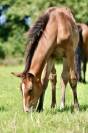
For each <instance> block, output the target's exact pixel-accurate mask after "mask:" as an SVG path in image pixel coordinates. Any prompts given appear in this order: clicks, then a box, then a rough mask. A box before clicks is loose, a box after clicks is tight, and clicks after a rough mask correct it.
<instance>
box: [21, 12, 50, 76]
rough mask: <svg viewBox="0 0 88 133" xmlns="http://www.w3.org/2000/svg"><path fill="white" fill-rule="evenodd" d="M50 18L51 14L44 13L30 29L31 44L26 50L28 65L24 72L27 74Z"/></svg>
mask: <svg viewBox="0 0 88 133" xmlns="http://www.w3.org/2000/svg"><path fill="white" fill-rule="evenodd" d="M48 20H49V14H48V13H47V14H44V15H43V16H41V17H39V19H38V20H37V21H36V23H35V24H34V25H33V26H32V27H31V28H30V30H29V42H28V43H29V44H28V46H27V50H26V62H25V63H26V65H25V70H24V72H23V73H24V74H26V73H27V72H28V70H29V68H30V64H31V60H32V57H33V54H34V51H35V49H36V47H37V45H38V42H39V39H40V38H41V36H42V34H43V31H44V29H45V27H46V24H47V22H48Z"/></svg>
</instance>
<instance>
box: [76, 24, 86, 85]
mask: <svg viewBox="0 0 88 133" xmlns="http://www.w3.org/2000/svg"><path fill="white" fill-rule="evenodd" d="M77 25H78V29H79V44H78V47H77V49H76V64H77V67H76V68H77V72H78V77H79V81H81V82H84V83H86V80H85V73H86V64H87V59H88V26H87V25H86V24H83V23H78V24H77ZM81 62H83V79H82V76H81Z"/></svg>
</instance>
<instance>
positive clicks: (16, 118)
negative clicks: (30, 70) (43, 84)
mask: <svg viewBox="0 0 88 133" xmlns="http://www.w3.org/2000/svg"><path fill="white" fill-rule="evenodd" d="M56 69H57V75H58V83H57V106H56V108H55V109H51V108H50V104H51V88H50V87H51V86H50V83H49V85H48V89H47V91H46V95H45V101H44V111H43V112H41V113H38V112H33V113H24V112H23V109H22V97H21V92H20V89H19V83H20V79H19V78H16V77H14V76H12V75H11V74H10V73H11V72H12V71H14V72H17V71H18V72H19V71H21V70H23V67H22V66H7V67H5V66H1V67H0V133H88V83H87V84H86V85H85V84H82V83H78V99H79V104H80V111H79V112H78V111H77V112H73V111H72V108H71V104H72V101H73V97H72V92H71V89H70V86H69V84H68V87H67V91H66V108H65V109H64V110H63V111H60V110H59V105H60V92H61V90H60V73H61V69H62V65H57V66H56ZM86 80H87V81H88V71H87V73H86Z"/></svg>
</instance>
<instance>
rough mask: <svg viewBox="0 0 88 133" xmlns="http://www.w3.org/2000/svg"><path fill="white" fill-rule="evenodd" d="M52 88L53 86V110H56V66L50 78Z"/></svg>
mask: <svg viewBox="0 0 88 133" xmlns="http://www.w3.org/2000/svg"><path fill="white" fill-rule="evenodd" d="M49 79H50V82H51V86H52V103H51V108H54V107H55V105H56V83H57V75H56V69H55V66H53V67H52V70H51V73H50V76H49Z"/></svg>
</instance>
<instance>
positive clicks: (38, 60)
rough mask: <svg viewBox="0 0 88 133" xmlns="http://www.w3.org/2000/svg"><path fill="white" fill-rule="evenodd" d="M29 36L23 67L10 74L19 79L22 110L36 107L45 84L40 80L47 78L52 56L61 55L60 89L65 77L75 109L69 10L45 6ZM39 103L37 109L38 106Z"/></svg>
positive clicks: (72, 24) (72, 28)
mask: <svg viewBox="0 0 88 133" xmlns="http://www.w3.org/2000/svg"><path fill="white" fill-rule="evenodd" d="M29 38H30V39H29V40H30V41H29V45H28V47H27V56H26V64H25V69H24V71H23V72H22V73H13V74H14V75H16V76H17V77H20V78H21V79H22V82H21V91H22V96H23V108H24V111H25V112H29V111H30V109H32V108H36V105H37V102H38V100H39V98H40V99H41V96H42V97H43V94H44V91H45V87H46V86H45V84H44V82H45V81H47V79H48V77H49V74H50V72H51V69H52V67H53V65H54V59H55V58H56V57H60V56H61V57H63V58H64V61H63V62H64V63H63V64H64V65H63V66H64V67H63V73H62V83H63V86H62V88H64V87H66V84H67V81H68V80H69V82H70V85H71V88H72V91H73V96H74V107H77V108H78V107H79V104H78V99H77V90H76V86H77V77H76V70H75V63H74V55H75V49H76V47H77V44H78V40H79V34H78V28H77V25H76V22H75V20H74V18H73V15H72V13H71V11H70V9H69V8H66V7H63V8H58V7H51V8H49V9H48V10H47V11H45V12H44V13H43V15H42V16H41V17H39V18H38V20H37V21H36V23H35V24H34V25H33V27H32V28H30V30H29ZM45 67H46V70H47V72H46V75H45V76H44V78H43V82H42V77H41V75H42V72H43V70H44V68H45ZM40 101H41V100H40ZM40 103H41V102H39V106H38V109H39V111H40V110H41V109H42V106H41V104H40Z"/></svg>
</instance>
